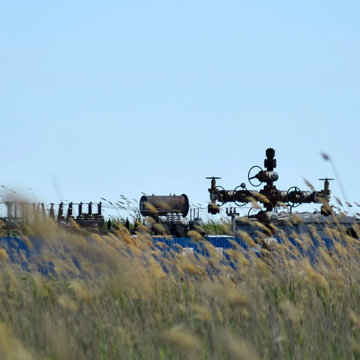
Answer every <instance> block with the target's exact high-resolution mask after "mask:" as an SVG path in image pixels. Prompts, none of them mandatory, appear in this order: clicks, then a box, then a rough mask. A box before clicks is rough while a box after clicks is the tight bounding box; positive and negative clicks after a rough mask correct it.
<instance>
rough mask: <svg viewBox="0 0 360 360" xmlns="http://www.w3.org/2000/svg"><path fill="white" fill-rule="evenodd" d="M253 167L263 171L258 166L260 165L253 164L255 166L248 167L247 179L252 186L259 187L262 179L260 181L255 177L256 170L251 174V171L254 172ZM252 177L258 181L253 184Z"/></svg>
mask: <svg viewBox="0 0 360 360" xmlns="http://www.w3.org/2000/svg"><path fill="white" fill-rule="evenodd" d="M254 169H259V170H260V171H263V169H262V168H261V167H260V166H258V165H255V166H253V167H252V168H250V170H249V172H248V180H249V183H250V184H251V185H252V186H254V187H259V186H260V185H261V184H262V181H260V180H259V179H258V178H257V177H256V175H257V174H258V172H257V173H256V174H255V175H253V173H254ZM254 179H256V180H257V181H258V182H259V183H258V184H256V183H255V184H254V183H253V182H252V181H251V180H254Z"/></svg>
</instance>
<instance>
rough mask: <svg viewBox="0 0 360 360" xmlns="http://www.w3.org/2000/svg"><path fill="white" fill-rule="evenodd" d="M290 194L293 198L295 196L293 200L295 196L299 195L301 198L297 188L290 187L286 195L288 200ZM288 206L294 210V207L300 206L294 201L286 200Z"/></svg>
mask: <svg viewBox="0 0 360 360" xmlns="http://www.w3.org/2000/svg"><path fill="white" fill-rule="evenodd" d="M294 193H295V194H294ZM290 194H294V195H293V196H295V198H296V197H297V195H299V196H300V197H301V190H300V189H299V188H298V187H297V186H292V187H291V188H290V189H289V190H288V191H287V194H286V195H287V198H288V199H289V195H290ZM288 205H289V206H291V207H293V208H295V207H298V206H299V205H300V202H297V201H296V200H295V201H294V200H288Z"/></svg>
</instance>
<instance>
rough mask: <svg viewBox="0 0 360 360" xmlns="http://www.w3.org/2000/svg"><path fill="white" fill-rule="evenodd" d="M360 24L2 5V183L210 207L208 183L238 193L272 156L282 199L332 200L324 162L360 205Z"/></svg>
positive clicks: (216, 10)
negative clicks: (182, 199)
mask: <svg viewBox="0 0 360 360" xmlns="http://www.w3.org/2000/svg"><path fill="white" fill-rule="evenodd" d="M359 16H360V3H359V2H358V1H342V2H340V1H329V0H327V1H285V0H284V1H269V0H267V1H241V0H236V1H221V2H219V1H216V2H215V1H209V0H207V1H187V0H184V1H168V0H167V1H150V0H149V1H136V0H135V1H102V2H98V1H61V2H60V1H58V2H55V1H11V2H10V1H9V2H2V4H1V5H0V122H1V148H2V166H1V177H0V183H1V184H2V185H5V186H7V187H11V188H14V189H16V190H17V191H20V192H21V191H22V192H24V193H25V194H27V195H29V196H30V194H29V192H30V191H29V189H28V188H31V189H32V191H33V192H34V194H35V196H36V198H37V199H38V200H43V201H45V202H51V201H54V202H58V201H60V200H72V201H74V202H76V201H84V202H85V201H89V200H93V201H98V200H99V199H100V198H101V197H104V198H106V199H109V200H112V201H116V200H119V199H120V194H123V195H125V196H126V197H128V198H130V199H137V200H138V199H139V198H140V197H141V194H142V192H143V193H146V194H152V193H155V194H169V193H176V194H181V193H186V194H188V196H189V198H190V200H191V202H192V203H201V204H203V205H204V206H206V204H207V201H208V192H207V189H208V187H209V183H208V181H206V180H205V177H206V176H210V175H217V176H221V177H222V180H221V181H220V182H219V184H221V185H223V186H224V187H226V188H228V189H233V188H235V187H236V186H237V185H239V184H240V183H241V182H246V178H247V172H248V169H249V168H250V167H251V166H252V165H255V164H259V165H263V160H264V154H265V149H266V148H267V147H269V146H272V147H274V148H275V149H276V151H277V153H276V157H277V159H278V168H277V171H278V172H279V176H280V179H279V181H278V183H277V186H278V188H280V189H282V190H287V189H288V188H289V187H290V186H293V185H296V186H299V187H300V188H302V189H304V190H305V189H306V186H305V184H304V182H303V180H302V177H305V178H307V179H308V180H310V181H311V182H312V183H313V185H314V186H315V187H317V188H319V189H320V188H321V187H322V183H321V182H319V181H318V180H317V179H318V178H320V177H325V176H328V177H334V171H333V168H332V167H331V164H330V163H328V162H325V161H324V160H323V159H322V157H321V155H320V153H321V152H326V153H327V154H328V155H330V156H331V159H332V160H333V163H334V164H335V166H336V169H337V172H338V174H339V175H340V180H341V182H342V184H343V188H344V191H345V193H346V197H347V199H348V200H349V201H357V202H360V184H359V175H360V171H359V168H358V166H359V155H360V151H359V138H360V107H359V98H360V97H359V95H360V66H359V64H360V22H359ZM249 187H250V186H249ZM332 187H333V189H334V195H336V196H338V197H339V198H340V199H343V197H342V194H341V191H340V189H339V186H338V184H337V182H335V183H333V184H332ZM31 196H33V195H32V194H31ZM359 210H360V209H359Z"/></svg>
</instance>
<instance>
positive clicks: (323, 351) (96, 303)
mask: <svg viewBox="0 0 360 360" xmlns="http://www.w3.org/2000/svg"><path fill="white" fill-rule="evenodd" d="M28 233H29V234H31V235H32V237H31V236H29V237H28V239H27V241H28V242H29V244H31V246H32V247H33V251H34V252H36V253H37V255H36V256H34V258H33V259H32V261H31V266H30V270H31V271H30V272H24V271H21V270H20V268H19V267H18V266H17V265H14V264H12V263H10V262H9V260H8V257H7V256H6V253H5V252H4V250H2V251H1V256H0V264H1V272H0V282H1V286H0V358H1V359H9V360H10V359H67V360H68V359H77V360H78V359H357V358H359V356H360V288H359V284H360V268H359V260H360V258H359V252H358V245H359V244H358V243H357V241H355V240H354V239H353V238H350V237H346V236H345V235H341V236H343V238H344V239H345V243H343V244H340V243H338V244H336V251H333V252H332V253H331V254H330V253H329V252H328V251H327V250H326V248H325V247H324V248H321V249H320V250H319V252H318V257H317V262H316V264H315V265H314V264H311V263H310V261H309V260H308V259H307V258H304V257H302V255H301V252H300V251H299V249H298V248H296V247H294V246H292V245H291V244H290V243H289V242H288V241H286V239H284V244H275V245H273V248H272V250H271V251H270V252H269V253H268V254H267V255H266V256H265V257H263V258H258V257H256V256H254V255H251V254H250V256H245V254H243V253H242V252H241V250H240V249H232V250H228V251H226V256H227V259H228V260H227V261H224V256H222V255H219V254H218V253H217V252H216V251H215V249H213V248H212V246H211V245H209V244H206V248H207V249H208V251H209V254H210V256H209V257H202V256H199V258H195V256H194V255H191V254H190V255H188V256H184V255H181V254H178V253H176V252H171V251H169V252H161V251H160V250H158V249H155V248H153V247H152V242H151V237H150V236H149V234H147V233H146V230H145V229H143V228H140V229H139V233H138V238H137V239H134V238H133V237H131V236H130V234H129V233H128V232H127V230H126V229H124V228H122V227H121V228H120V229H119V230H118V231H117V232H115V233H111V234H107V235H94V234H89V233H86V232H84V231H83V230H80V229H77V230H76V229H73V230H72V231H65V230H64V229H61V228H59V227H57V226H56V225H55V224H54V223H51V222H47V223H41V224H38V225H37V226H36V227H31V228H29V229H28ZM330 235H331V236H333V237H335V236H336V234H334V231H333V230H332V231H330ZM193 236H194V234H193ZM34 239H36V240H34ZM244 240H246V239H244ZM247 240H248V239H247ZM297 240H298V242H299V244H301V245H302V246H303V248H306V247H307V246H308V244H309V239H308V238H306V237H304V238H301V237H299V239H297ZM196 241H200V242H201V241H203V240H201V239H198V238H196ZM36 249H37V250H36ZM35 250H36V251H35ZM49 263H52V264H53V267H52V268H53V273H52V275H51V274H50V275H49V276H43V275H40V274H39V272H38V271H37V270H38V267H39V266H41V265H42V266H44V264H49ZM230 263H232V264H233V265H235V266H230Z"/></svg>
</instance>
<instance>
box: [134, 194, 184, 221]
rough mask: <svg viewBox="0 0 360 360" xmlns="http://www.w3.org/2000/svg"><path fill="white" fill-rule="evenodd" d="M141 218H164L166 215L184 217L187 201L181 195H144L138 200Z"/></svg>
mask: <svg viewBox="0 0 360 360" xmlns="http://www.w3.org/2000/svg"><path fill="white" fill-rule="evenodd" d="M139 208H140V214H141V215H142V216H165V215H166V214H168V213H180V214H182V216H184V217H185V216H186V215H187V214H188V212H189V199H188V197H187V196H186V195H185V194H182V195H169V196H166V195H144V196H142V197H141V199H140V204H139Z"/></svg>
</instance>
